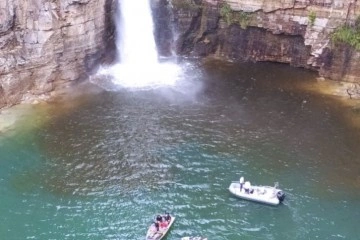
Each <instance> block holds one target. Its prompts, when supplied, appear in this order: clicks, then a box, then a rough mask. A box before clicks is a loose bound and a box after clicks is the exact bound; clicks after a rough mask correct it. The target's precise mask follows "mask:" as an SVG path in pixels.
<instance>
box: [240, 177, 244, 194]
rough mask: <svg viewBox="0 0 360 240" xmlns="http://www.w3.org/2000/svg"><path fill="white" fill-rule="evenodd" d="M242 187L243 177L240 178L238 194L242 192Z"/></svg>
mask: <svg viewBox="0 0 360 240" xmlns="http://www.w3.org/2000/svg"><path fill="white" fill-rule="evenodd" d="M243 186H244V177H241V178H240V192H241V191H242V189H243Z"/></svg>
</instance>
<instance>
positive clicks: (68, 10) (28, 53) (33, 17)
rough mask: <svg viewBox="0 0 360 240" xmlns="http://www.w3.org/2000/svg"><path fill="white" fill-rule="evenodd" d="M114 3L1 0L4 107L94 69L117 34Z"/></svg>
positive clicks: (0, 76) (0, 84) (0, 90)
mask: <svg viewBox="0 0 360 240" xmlns="http://www.w3.org/2000/svg"><path fill="white" fill-rule="evenodd" d="M114 6H115V2H114V1H113V0H97V1H95V0H52V1H48V0H2V1H0V108H1V107H3V106H6V105H12V104H16V103H18V102H20V101H21V100H23V99H25V98H27V97H29V96H31V95H40V94H43V93H48V92H50V91H52V90H54V89H55V87H56V86H57V85H64V84H65V83H68V82H71V81H73V80H76V79H79V78H80V77H81V76H82V75H83V74H85V73H86V72H87V71H88V70H89V69H91V68H92V67H93V65H94V63H95V62H96V61H97V60H98V59H99V58H100V57H101V56H102V54H104V52H105V50H106V48H107V45H106V44H107V42H109V41H108V38H110V37H111V36H112V35H113V34H112V31H113V29H114V27H113V23H112V11H113V10H112V9H115V7H114ZM110 42H111V41H110Z"/></svg>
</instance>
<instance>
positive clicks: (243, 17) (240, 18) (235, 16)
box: [220, 3, 251, 29]
mask: <svg viewBox="0 0 360 240" xmlns="http://www.w3.org/2000/svg"><path fill="white" fill-rule="evenodd" d="M220 16H221V17H222V18H224V20H225V22H226V23H227V24H228V25H230V24H232V23H236V24H239V25H240V27H241V28H243V29H246V28H247V26H248V25H249V23H250V20H251V14H250V13H246V12H235V11H233V10H232V9H231V7H230V5H229V4H228V3H223V4H222V6H221V8H220Z"/></svg>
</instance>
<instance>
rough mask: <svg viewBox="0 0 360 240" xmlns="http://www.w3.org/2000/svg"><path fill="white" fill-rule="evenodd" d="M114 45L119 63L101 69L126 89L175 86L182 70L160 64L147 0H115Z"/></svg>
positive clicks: (169, 64) (101, 72) (172, 65)
mask: <svg viewBox="0 0 360 240" xmlns="http://www.w3.org/2000/svg"><path fill="white" fill-rule="evenodd" d="M118 1H119V2H118V6H120V8H119V9H118V12H117V17H116V26H117V34H116V46H117V53H118V56H119V59H118V61H119V63H117V64H115V65H113V66H111V67H110V68H105V69H104V68H103V69H101V70H100V72H99V73H100V74H101V75H110V76H111V78H112V82H113V83H114V84H116V85H120V86H122V87H125V88H140V89H142V88H156V87H162V86H173V85H175V83H176V81H177V79H178V78H179V75H180V73H181V68H180V67H179V66H178V65H176V64H173V63H159V61H158V54H157V48H156V44H155V39H154V34H153V28H154V26H153V19H152V16H151V8H150V2H149V0H118Z"/></svg>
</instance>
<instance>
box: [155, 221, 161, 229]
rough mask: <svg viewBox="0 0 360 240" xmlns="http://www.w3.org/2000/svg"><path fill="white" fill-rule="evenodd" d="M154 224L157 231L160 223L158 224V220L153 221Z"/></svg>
mask: <svg viewBox="0 0 360 240" xmlns="http://www.w3.org/2000/svg"><path fill="white" fill-rule="evenodd" d="M154 226H155V229H156V231H157V232H158V231H159V229H160V225H159V222H157V221H156V222H154Z"/></svg>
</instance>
